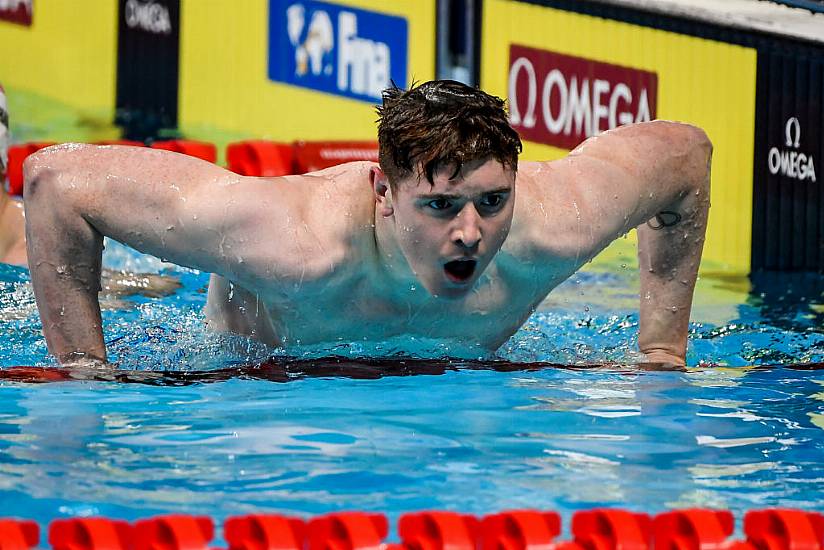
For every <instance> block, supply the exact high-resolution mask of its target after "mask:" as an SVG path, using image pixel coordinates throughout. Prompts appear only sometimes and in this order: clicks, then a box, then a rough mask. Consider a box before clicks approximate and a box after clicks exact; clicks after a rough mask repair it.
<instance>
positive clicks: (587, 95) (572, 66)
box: [508, 44, 658, 149]
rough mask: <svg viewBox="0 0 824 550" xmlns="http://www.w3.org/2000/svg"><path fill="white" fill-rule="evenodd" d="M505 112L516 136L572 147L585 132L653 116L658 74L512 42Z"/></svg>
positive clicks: (595, 133)
mask: <svg viewBox="0 0 824 550" xmlns="http://www.w3.org/2000/svg"><path fill="white" fill-rule="evenodd" d="M508 93H509V114H510V122H511V123H512V126H513V127H514V128H515V129H516V130H518V133H520V134H521V137H522V138H524V139H526V140H529V141H535V142H538V143H545V144H547V145H553V146H555V147H561V148H564V149H573V148H574V147H575V146H577V145H578V144H579V143H581V142H582V141H584V140H585V139H586V138H588V137H590V136H594V135H597V134H599V133H601V132H604V131H606V130H609V129H611V128H615V127H617V126H621V125H623V124H629V123H632V122H643V121H648V120H652V119H654V118H655V116H656V107H657V100H658V75H657V74H656V73H652V72H649V71H642V70H638V69H632V68H628V67H621V66H619V65H611V64H609V63H600V62H598V61H592V60H590V59H584V58H581V57H573V56H569V55H562V54H558V53H554V52H549V51H546V50H538V49H535V48H528V47H526V46H518V45H515V44H512V45H510V47H509V92H508Z"/></svg>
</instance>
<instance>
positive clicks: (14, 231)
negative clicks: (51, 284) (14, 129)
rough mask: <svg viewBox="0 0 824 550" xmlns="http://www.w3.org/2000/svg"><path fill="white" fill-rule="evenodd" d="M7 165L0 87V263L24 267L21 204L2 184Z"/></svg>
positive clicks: (6, 127) (5, 115)
mask: <svg viewBox="0 0 824 550" xmlns="http://www.w3.org/2000/svg"><path fill="white" fill-rule="evenodd" d="M8 165H9V111H8V107H7V105H6V92H5V90H4V89H3V86H2V85H0V262H2V263H7V264H14V265H21V266H25V265H26V233H25V215H24V213H23V203H22V202H21V201H19V200H15V199H13V198H11V197H10V196H9V194H8V193H6V189H5V186H4V185H3V183H4V182H5V181H6V170H7V168H6V167H7V166H8Z"/></svg>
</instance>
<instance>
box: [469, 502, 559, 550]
mask: <svg viewBox="0 0 824 550" xmlns="http://www.w3.org/2000/svg"><path fill="white" fill-rule="evenodd" d="M560 534H561V516H560V515H559V514H558V513H557V512H538V511H536V510H513V511H509V512H501V513H500V514H491V515H488V516H485V517H484V518H483V520H482V521H481V545H480V548H479V550H527V549H528V548H548V547H549V546H550V545H551V544H552V543H553V542H554V541H555V537H557V536H558V535H560Z"/></svg>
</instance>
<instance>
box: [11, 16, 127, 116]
mask: <svg viewBox="0 0 824 550" xmlns="http://www.w3.org/2000/svg"><path fill="white" fill-rule="evenodd" d="M0 51H2V52H3V55H0V82H2V83H3V84H4V86H6V87H7V88H9V89H10V90H11V91H14V90H20V91H21V92H29V93H34V94H39V95H42V96H47V97H50V98H54V99H59V100H60V101H61V102H62V103H64V104H66V105H68V106H71V107H74V108H77V109H80V110H83V111H85V110H88V111H90V112H101V111H102V112H103V113H104V114H105V115H106V116H108V117H111V116H113V114H114V104H115V85H116V73H115V66H116V63H117V3H116V2H115V1H114V0H83V1H82V2H76V1H74V0H36V1H35V2H34V11H33V20H32V25H31V26H30V27H26V26H22V25H17V24H14V23H8V22H5V21H0ZM10 93H11V92H10ZM14 116H15V114H14V113H12V119H14Z"/></svg>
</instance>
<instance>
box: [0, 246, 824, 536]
mask: <svg viewBox="0 0 824 550" xmlns="http://www.w3.org/2000/svg"><path fill="white" fill-rule="evenodd" d="M107 248H108V249H107V252H106V259H105V264H106V265H108V266H109V267H112V268H124V269H130V270H135V271H142V272H160V271H163V272H164V273H166V274H168V275H170V276H174V277H176V278H178V279H179V280H180V282H181V287H180V288H179V289H177V290H176V291H175V292H174V293H173V294H171V295H169V296H167V297H165V298H161V299H155V298H147V297H143V296H132V297H127V298H121V299H117V300H113V299H109V300H107V305H106V307H107V309H106V311H105V312H104V319H105V320H106V322H107V327H108V328H107V334H106V337H107V341H108V342H109V349H110V353H111V355H110V359H111V360H113V361H116V362H117V363H118V364H119V366H120V367H121V368H122V369H124V370H129V371H131V370H134V371H141V372H143V373H145V372H147V371H148V372H150V374H149V375H145V376H144V377H143V380H142V381H143V382H146V383H136V384H125V383H117V382H106V381H83V380H78V381H72V382H65V383H58V384H28V383H21V382H15V381H8V380H6V381H3V382H2V384H0V394H2V396H0V399H2V405H0V510H3V514H4V515H15V516H20V517H27V518H31V519H34V520H36V521H38V522H40V524H41V527H45V525H46V524H47V523H48V522H49V521H51V520H53V519H56V518H60V517H68V516H89V515H103V516H108V517H116V518H124V519H129V520H132V519H136V518H140V517H147V516H150V515H155V514H161V513H168V512H183V513H193V514H203V515H210V516H212V517H214V518H215V519H216V520H218V521H221V520H222V519H224V518H226V517H227V516H230V515H237V514H243V513H251V512H281V513H290V514H297V515H302V516H308V515H315V514H319V513H323V512H330V511H339V510H351V509H359V510H369V511H380V512H385V513H386V514H387V515H388V516H389V518H390V521H391V523H392V524H394V521H395V520H396V519H397V517H398V516H399V515H400V514H401V513H402V512H406V511H412V510H421V509H449V510H458V511H462V512H468V513H479V514H483V513H488V512H492V511H497V510H503V509H511V508H540V509H552V510H557V511H559V512H561V514H562V516H564V517H565V518H568V517H569V515H570V514H571V513H572V512H573V511H575V510H579V509H585V508H592V507H595V506H620V507H626V508H629V509H632V510H639V511H648V512H658V511H662V510H664V509H668V508H673V507H687V506H707V507H716V508H727V509H730V510H732V511H733V512H734V513H735V515H736V517H737V518H740V517H742V515H743V512H744V511H746V510H750V509H754V508H763V507H769V506H788V507H798V508H803V509H808V510H809V509H816V508H819V507H821V503H822V502H824V490H822V488H823V487H824V432H822V430H823V429H824V389H822V385H824V376H822V374H821V371H819V370H816V368H815V367H816V365H814V364H812V363H821V362H822V361H824V323H823V322H822V321H824V307H823V305H822V304H823V302H824V301H823V300H822V294H821V291H822V289H821V286H820V285H821V282H820V277H804V276H796V277H784V278H782V279H780V280H766V281H762V280H760V279H756V281H755V288H754V289H753V291H752V292H750V289H749V282H748V281H747V280H746V279H744V278H737V277H727V278H720V277H718V278H710V277H703V278H702V279H701V281H700V282H699V287H698V291H697V296H696V304H695V308H694V313H693V320H694V321H695V322H694V323H693V325H692V330H691V332H692V338H691V344H690V351H689V355H688V361H689V362H690V363H691V364H696V363H699V362H705V363H714V364H724V365H726V366H722V367H717V366H716V367H712V368H710V367H700V368H691V369H689V370H687V371H686V372H645V371H639V370H637V369H633V368H629V367H619V366H611V367H606V368H603V367H602V368H591V365H595V364H599V363H603V362H615V363H617V364H620V363H628V362H632V360H633V359H634V357H635V355H634V352H633V349H634V338H635V332H636V330H637V315H636V308H637V306H636V300H637V298H636V294H635V293H636V292H637V279H636V277H635V274H634V270H633V269H631V268H628V267H627V268H624V267H622V266H621V265H614V266H611V267H610V269H606V270H604V269H593V270H590V271H588V272H585V273H582V274H580V275H578V276H576V277H575V278H574V279H572V280H570V281H569V282H568V283H566V284H565V285H563V286H562V287H561V288H559V289H558V290H557V291H556V292H555V293H553V294H552V295H551V296H550V297H549V298H548V299H547V300H546V301H545V302H544V304H543V305H542V306H541V308H540V310H539V311H538V312H537V313H536V314H535V315H533V317H532V318H531V319H530V321H529V323H528V324H527V325H526V326H525V327H524V328H523V329H522V330H520V331H519V332H518V333H517V334H516V335H515V336H514V337H513V338H512V339H511V340H510V341H509V342H508V343H507V344H505V345H504V346H503V347H502V348H501V350H500V351H499V353H498V354H497V355H496V356H494V357H489V356H486V355H484V354H481V353H479V352H478V350H473V349H464V348H462V347H461V346H460V345H459V344H456V343H451V342H421V341H403V342H400V341H399V342H389V343H385V344H369V343H344V342H338V343H334V344H331V345H330V346H327V347H325V348H313V349H297V350H290V353H291V354H293V355H296V356H297V359H300V361H290V360H287V357H286V356H285V354H284V353H283V352H280V351H277V350H276V351H275V352H274V354H275V355H274V359H273V360H272V361H271V362H270V363H269V365H268V366H267V367H266V368H263V369H255V368H249V367H248V365H250V364H252V365H253V364H255V363H257V362H259V361H262V360H265V359H266V358H267V357H269V356H270V355H271V354H272V353H273V352H272V350H267V349H265V348H263V347H261V346H260V345H257V344H255V343H253V342H250V341H248V340H246V339H243V338H229V337H222V336H216V335H212V334H208V333H207V332H206V331H205V330H204V329H203V326H202V315H201V313H200V308H201V307H202V304H203V302H204V300H205V287H206V283H207V277H206V276H205V275H203V274H200V273H196V272H193V271H190V270H186V269H181V268H176V267H173V266H166V265H164V264H162V263H160V262H159V261H158V260H156V259H154V258H150V257H146V256H142V255H139V254H137V253H134V252H131V251H129V250H127V249H125V248H123V247H120V246H119V245H116V244H114V243H110V244H109V245H108V247H107ZM0 312H2V313H0V315H2V319H3V321H2V325H0V326H1V327H2V328H0V331H2V339H3V342H4V344H3V346H4V353H3V354H2V363H0V366H2V367H10V366H13V365H51V364H52V363H51V361H50V359H49V358H48V357H47V355H46V351H45V343H44V341H43V339H42V336H41V334H40V325H39V320H38V318H37V314H36V310H35V307H34V298H33V296H32V294H31V289H30V285H29V278H28V273H27V272H26V271H25V270H22V269H18V268H13V267H10V266H5V265H2V266H0ZM410 353H411V354H416V355H418V356H420V357H427V358H443V357H445V356H452V357H462V358H464V360H454V361H444V360H436V361H427V360H422V361H417V362H416V361H406V362H400V360H398V361H395V362H390V363H391V365H392V367H391V368H386V365H385V364H381V362H380V361H370V360H360V359H358V358H361V357H364V356H366V357H368V356H375V355H380V356H393V355H398V356H399V355H404V356H406V355H408V354H410ZM329 355H337V356H340V357H342V358H343V359H340V360H338V361H337V362H335V361H332V360H329V359H324V358H323V357H325V356H329ZM535 362H545V363H546V362H550V363H559V364H564V365H568V366H569V365H573V366H575V367H574V368H552V367H550V366H544V365H536V364H535ZM799 363H806V364H807V365H798V364H799ZM588 365H589V366H588ZM164 370H175V371H186V372H189V373H190V374H189V375H185V374H180V373H177V374H167V375H164V374H163V371H164ZM204 370H206V371H210V372H211V373H212V375H211V376H210V375H208V374H202V373H201V374H198V373H199V372H200V371H204ZM156 371H158V372H157V373H156V374H151V373H155V372H156ZM191 373H194V374H191ZM416 373H417V374H416ZM413 374H416V375H413ZM126 378H127V380H126V381H139V380H140V375H139V373H137V374H131V375H129V376H127V377H126ZM565 523H566V522H565Z"/></svg>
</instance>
